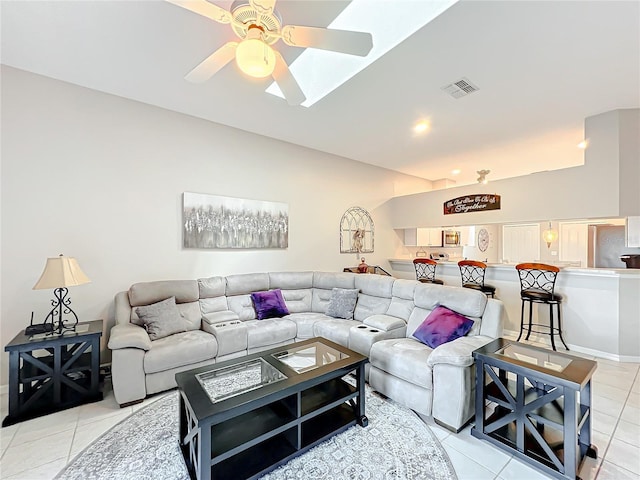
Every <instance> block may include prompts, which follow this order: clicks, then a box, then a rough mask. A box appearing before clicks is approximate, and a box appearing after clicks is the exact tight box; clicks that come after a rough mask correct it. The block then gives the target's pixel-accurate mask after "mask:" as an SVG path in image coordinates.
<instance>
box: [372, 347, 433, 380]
mask: <svg viewBox="0 0 640 480" xmlns="http://www.w3.org/2000/svg"><path fill="white" fill-rule="evenodd" d="M432 351H433V349H432V348H431V347H428V346H427V345H424V344H422V343H420V342H418V341H417V340H414V339H413V338H393V339H389V340H380V341H379V342H376V343H374V344H373V345H372V346H371V352H370V353H369V361H370V362H371V365H372V366H375V367H376V368H379V369H380V370H383V371H385V372H387V373H389V374H391V375H394V376H396V377H398V378H401V379H402V380H405V381H407V382H409V383H413V384H415V385H419V386H421V387H424V388H428V389H431V387H432V385H433V380H432V372H431V367H429V366H428V365H427V360H428V358H429V355H430V354H431V352H432Z"/></svg>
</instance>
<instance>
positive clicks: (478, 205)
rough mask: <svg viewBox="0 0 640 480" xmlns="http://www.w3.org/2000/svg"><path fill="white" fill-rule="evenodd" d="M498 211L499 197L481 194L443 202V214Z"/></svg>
mask: <svg viewBox="0 0 640 480" xmlns="http://www.w3.org/2000/svg"><path fill="white" fill-rule="evenodd" d="M486 210H500V195H493V194H486V193H481V194H477V195H465V196H463V197H458V198H454V199H451V200H447V201H446V202H444V214H445V215H451V214H453V213H468V212H484V211H486Z"/></svg>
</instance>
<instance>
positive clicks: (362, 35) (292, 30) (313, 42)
mask: <svg viewBox="0 0 640 480" xmlns="http://www.w3.org/2000/svg"><path fill="white" fill-rule="evenodd" d="M282 40H283V41H284V43H286V44H287V45H291V46H293V47H311V48H319V49H320V50H331V51H333V52H340V53H349V54H351V55H359V56H361V57H365V56H367V54H368V53H369V52H370V51H371V48H373V38H372V37H371V34H370V33H366V32H352V31H350V30H331V29H328V28H317V27H300V26H295V25H287V26H285V27H282Z"/></svg>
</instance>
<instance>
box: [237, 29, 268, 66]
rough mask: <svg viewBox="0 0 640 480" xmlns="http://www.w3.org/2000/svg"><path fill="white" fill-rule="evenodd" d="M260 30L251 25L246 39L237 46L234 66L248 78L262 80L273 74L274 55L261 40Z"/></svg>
mask: <svg viewBox="0 0 640 480" xmlns="http://www.w3.org/2000/svg"><path fill="white" fill-rule="evenodd" d="M262 31H263V30H262V28H260V27H258V26H256V25H252V26H250V27H249V30H248V32H247V37H246V38H245V39H244V40H243V41H242V42H240V43H239V44H238V48H237V49H236V64H237V65H238V68H240V70H242V72H244V73H246V74H247V75H249V76H250V77H254V78H264V77H268V76H269V75H271V74H272V73H273V70H274V68H275V66H276V54H275V52H274V51H273V48H271V47H270V46H269V45H267V44H266V43H265V42H264V41H263V40H262Z"/></svg>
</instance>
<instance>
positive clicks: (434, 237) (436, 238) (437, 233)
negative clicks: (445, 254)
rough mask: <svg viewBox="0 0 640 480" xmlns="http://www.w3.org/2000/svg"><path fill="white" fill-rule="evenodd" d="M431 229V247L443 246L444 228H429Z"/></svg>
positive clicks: (429, 244)
mask: <svg viewBox="0 0 640 480" xmlns="http://www.w3.org/2000/svg"><path fill="white" fill-rule="evenodd" d="M427 230H429V243H428V244H427V245H428V246H430V247H441V246H442V229H441V228H428V229H427Z"/></svg>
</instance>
